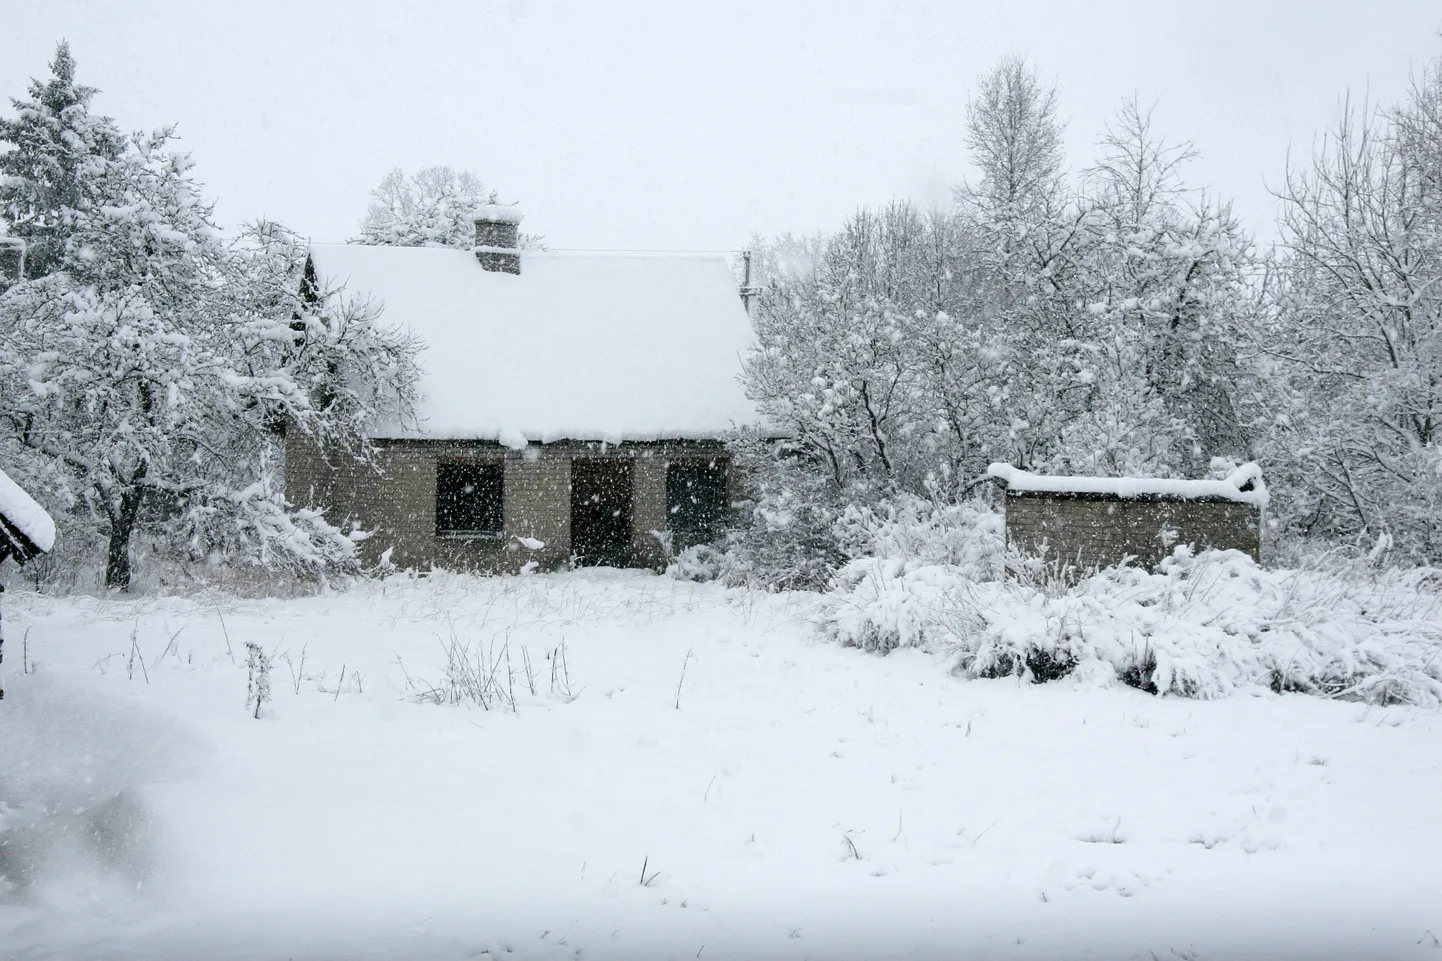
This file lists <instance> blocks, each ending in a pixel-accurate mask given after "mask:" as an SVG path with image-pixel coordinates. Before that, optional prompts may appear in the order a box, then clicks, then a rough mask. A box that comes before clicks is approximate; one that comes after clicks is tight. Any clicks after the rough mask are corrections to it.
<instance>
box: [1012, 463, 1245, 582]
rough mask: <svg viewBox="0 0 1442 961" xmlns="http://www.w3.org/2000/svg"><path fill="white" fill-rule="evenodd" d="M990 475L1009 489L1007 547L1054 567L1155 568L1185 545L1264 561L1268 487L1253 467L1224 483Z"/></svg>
mask: <svg viewBox="0 0 1442 961" xmlns="http://www.w3.org/2000/svg"><path fill="white" fill-rule="evenodd" d="M987 473H988V474H989V475H990V476H991V477H993V478H995V479H996V480H998V481H1000V482H1001V483H1002V484H1003V485H1004V486H1005V488H1006V494H1005V503H1006V540H1007V546H1008V547H1015V548H1017V549H1018V550H1020V551H1022V552H1024V553H1033V554H1035V553H1041V554H1043V556H1044V557H1045V558H1046V559H1047V560H1049V561H1057V562H1060V563H1061V564H1064V565H1074V566H1075V567H1077V568H1079V569H1081V570H1088V569H1091V568H1101V567H1111V566H1115V565H1117V564H1120V563H1121V562H1122V561H1123V560H1124V559H1126V558H1130V559H1131V563H1133V564H1135V565H1137V566H1141V567H1146V568H1149V569H1154V568H1155V567H1156V566H1157V565H1158V564H1160V563H1161V561H1162V559H1163V558H1165V557H1168V556H1170V555H1171V553H1172V551H1173V550H1175V549H1176V547H1177V546H1178V545H1182V544H1187V545H1191V546H1192V547H1193V548H1194V549H1195V550H1198V551H1202V550H1209V549H1216V550H1237V551H1241V552H1242V553H1244V554H1248V555H1250V556H1251V557H1252V559H1254V560H1257V561H1260V560H1261V556H1262V515H1263V512H1264V510H1265V509H1266V506H1267V487H1266V484H1265V483H1264V482H1263V480H1262V472H1261V469H1260V468H1259V467H1258V466H1257V465H1256V464H1245V465H1243V466H1242V467H1240V468H1238V469H1237V470H1235V471H1233V472H1232V473H1231V474H1230V475H1229V476H1228V477H1226V478H1224V479H1220V480H1170V479H1164V478H1148V477H1049V476H1045V475H1041V474H1033V473H1031V472H1029V471H1024V470H1020V469H1019V468H1016V467H1013V466H1011V465H1010V464H992V465H991V467H990V468H988V470H987Z"/></svg>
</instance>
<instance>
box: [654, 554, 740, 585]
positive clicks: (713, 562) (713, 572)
mask: <svg viewBox="0 0 1442 961" xmlns="http://www.w3.org/2000/svg"><path fill="white" fill-rule="evenodd" d="M735 564H736V559H735V558H734V557H732V556H731V555H730V554H727V553H726V552H725V551H723V550H721V549H720V548H717V547H713V546H711V545H710V544H697V545H695V546H693V547H688V548H686V549H685V550H684V551H682V552H681V553H679V554H677V555H676V556H675V557H673V558H672V559H671V563H670V564H669V565H667V567H666V574H667V576H668V577H674V578H675V579H677V580H679V581H696V582H698V583H705V582H707V581H717V580H722V579H723V578H725V577H727V575H728V574H729V573H730V572H731V571H732V569H733V568H734V567H735Z"/></svg>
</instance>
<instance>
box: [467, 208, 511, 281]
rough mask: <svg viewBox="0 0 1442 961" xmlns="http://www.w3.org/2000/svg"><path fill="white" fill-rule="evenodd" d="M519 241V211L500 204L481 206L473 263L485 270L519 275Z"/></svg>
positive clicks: (477, 220) (477, 221) (478, 212)
mask: <svg viewBox="0 0 1442 961" xmlns="http://www.w3.org/2000/svg"><path fill="white" fill-rule="evenodd" d="M520 237H521V211H520V208H518V207H505V206H502V205H500V204H482V205H481V206H480V207H477V208H476V246H475V252H476V259H477V260H479V261H480V262H481V266H482V267H484V268H485V269H486V270H491V271H496V272H498V273H505V274H519V273H520V272H521V251H520Z"/></svg>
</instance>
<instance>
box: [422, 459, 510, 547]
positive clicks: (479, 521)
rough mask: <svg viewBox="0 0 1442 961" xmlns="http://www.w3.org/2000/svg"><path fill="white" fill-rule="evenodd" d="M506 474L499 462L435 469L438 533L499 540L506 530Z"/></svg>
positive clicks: (447, 465)
mask: <svg viewBox="0 0 1442 961" xmlns="http://www.w3.org/2000/svg"><path fill="white" fill-rule="evenodd" d="M504 477H505V475H504V472H503V468H502V466H501V464H500V463H498V462H489V463H487V462H482V461H471V462H469V463H451V464H440V465H438V466H437V467H436V533H437V534H478V535H483V536H486V537H500V536H501V535H502V534H503V533H504V531H505V510H504V506H503V505H504V504H505V498H504V496H503V494H504V484H505V481H504Z"/></svg>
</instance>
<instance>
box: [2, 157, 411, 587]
mask: <svg viewBox="0 0 1442 961" xmlns="http://www.w3.org/2000/svg"><path fill="white" fill-rule="evenodd" d="M171 141H172V135H171V133H170V132H169V131H161V132H159V133H156V134H154V135H149V136H146V135H135V136H134V137H132V138H131V140H130V141H129V144H128V147H127V149H126V150H125V151H124V152H123V153H121V154H120V155H119V156H118V157H116V158H114V159H104V160H98V161H95V163H97V164H98V165H99V170H98V172H97V173H96V174H95V178H96V181H95V185H94V198H95V201H94V203H92V204H90V205H88V206H84V207H81V208H79V209H77V210H75V211H74V212H73V214H72V223H71V234H70V237H69V238H68V242H67V244H66V249H65V255H64V257H63V259H62V261H61V263H60V265H59V268H58V269H57V270H55V271H53V272H52V273H50V274H49V275H48V276H45V277H42V278H38V279H35V280H31V281H27V282H26V283H22V284H18V285H16V286H14V287H12V288H11V289H10V290H9V291H8V292H7V293H6V294H5V296H4V297H3V299H0V343H3V347H0V381H3V384H4V387H3V390H0V405H3V408H4V409H3V415H4V418H5V422H6V423H7V424H8V425H9V426H10V428H11V433H10V435H9V437H8V439H7V442H8V443H9V444H10V445H14V446H20V447H23V448H24V449H26V450H27V451H28V452H29V454H30V455H31V456H30V461H31V462H32V463H33V462H35V461H37V460H38V461H41V462H45V461H48V462H49V464H50V465H51V469H52V470H54V471H57V472H60V473H63V474H64V475H66V476H67V477H68V478H69V483H70V485H71V487H72V489H73V490H74V491H75V492H76V494H77V495H78V498H79V500H80V502H81V503H82V504H83V506H84V508H85V510H86V514H82V515H81V516H80V517H77V518H73V519H75V520H78V521H81V522H83V521H84V520H85V518H86V516H87V515H88V518H89V519H90V520H91V521H92V522H93V523H94V524H95V526H96V527H97V528H98V529H99V531H100V532H101V533H102V534H103V536H104V538H105V539H106V541H107V544H108V546H107V551H106V567H105V571H106V573H105V580H106V584H107V585H108V586H111V587H117V588H121V589H124V588H126V587H128V586H129V584H130V582H131V576H132V572H131V561H130V549H131V543H132V539H133V536H134V534H135V533H136V531H137V530H139V529H142V528H145V529H148V530H149V531H151V532H152V533H154V534H156V535H157V536H159V537H160V538H161V539H162V540H165V541H168V542H169V543H170V544H172V545H173V546H174V548H175V549H177V550H188V551H189V553H190V554H191V555H192V556H195V557H198V558H209V559H214V560H231V561H242V560H244V561H253V562H257V563H261V564H265V565H267V566H269V567H290V568H292V569H295V568H304V569H311V570H314V569H316V568H318V567H322V566H324V565H326V564H329V563H334V562H337V561H345V560H347V559H348V558H349V557H350V556H351V554H352V553H353V546H352V545H351V543H350V540H349V539H348V538H347V537H346V536H345V535H343V534H342V533H341V532H340V531H338V530H337V529H336V528H334V527H333V526H331V525H330V524H328V523H327V522H326V521H325V520H324V518H321V517H320V516H318V515H316V514H315V513H314V512H304V511H302V512H290V511H287V509H286V508H285V505H284V504H283V502H282V500H281V497H280V494H279V492H278V491H277V490H276V488H275V485H274V483H273V476H274V465H276V464H277V463H278V459H279V458H278V456H277V451H276V445H277V443H278V438H277V437H276V435H275V433H274V431H273V428H274V426H275V424H276V423H277V422H278V421H279V420H281V419H285V420H288V421H289V422H290V423H292V424H294V425H296V428H297V429H300V430H304V431H306V432H308V433H311V434H313V435H314V436H316V437H317V438H319V439H321V440H322V441H323V442H326V443H331V444H337V445H339V446H341V447H343V448H345V449H347V450H349V451H351V452H354V453H357V454H358V455H360V456H364V453H365V450H366V447H365V441H364V437H363V435H362V434H361V427H362V425H363V424H364V422H365V421H366V420H367V419H368V418H369V417H371V416H375V415H377V414H379V413H382V412H386V411H393V412H398V413H402V414H403V413H404V412H405V408H406V405H407V403H408V398H409V397H410V391H411V389H412V388H411V386H410V385H411V384H412V383H413V378H414V367H413V362H412V356H413V352H412V351H411V349H410V347H409V345H408V344H406V342H405V341H404V340H403V339H400V338H398V337H397V336H396V335H394V334H392V333H390V332H388V331H386V330H384V329H382V328H380V327H378V326H377V324H376V322H375V311H374V309H372V308H369V307H368V306H367V305H364V304H355V303H351V302H347V301H345V300H344V299H343V298H341V297H339V296H335V295H332V296H328V297H322V298H320V299H319V300H318V301H317V303H316V305H315V306H314V307H311V308H308V309H305V310H302V309H301V308H300V306H299V305H298V303H297V295H298V291H299V279H298V275H296V274H295V271H294V261H295V256H294V250H293V249H285V250H284V251H283V252H282V253H281V254H280V255H279V256H281V258H282V259H283V260H284V262H285V263H286V264H287V265H289V270H290V274H291V276H294V278H295V284H296V285H295V287H294V288H292V289H293V290H294V291H295V293H292V294H290V295H289V299H287V298H286V297H284V296H282V295H280V294H279V292H278V289H277V287H276V284H282V283H283V284H289V283H290V279H289V278H288V277H287V276H286V275H287V271H286V270H285V269H279V268H276V267H274V266H273V265H272V264H271V261H270V258H272V257H275V256H277V252H276V250H275V249H274V248H273V247H272V248H269V249H264V250H263V251H262V252H261V253H260V254H254V255H241V254H239V253H237V252H235V251H232V250H230V249H228V248H227V247H226V246H225V245H224V244H222V243H221V241H220V240H219V239H218V237H217V236H216V233H215V230H214V227H213V224H212V222H211V219H210V218H211V214H210V206H209V205H208V204H207V203H206V202H205V201H204V199H203V197H202V196H201V194H200V190H199V186H198V184H196V183H195V181H194V179H193V177H192V175H191V162H190V160H189V159H188V157H186V156H185V155H184V154H180V153H177V152H175V151H174V150H173V149H172V144H171ZM262 265H265V266H263V267H262ZM267 277H268V278H270V279H271V280H272V283H270V284H269V285H267V284H266V283H264V282H263V280H264V279H265V278H267ZM318 398H319V401H318V400H317V399H318Z"/></svg>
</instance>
